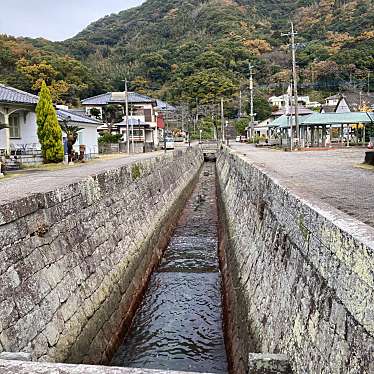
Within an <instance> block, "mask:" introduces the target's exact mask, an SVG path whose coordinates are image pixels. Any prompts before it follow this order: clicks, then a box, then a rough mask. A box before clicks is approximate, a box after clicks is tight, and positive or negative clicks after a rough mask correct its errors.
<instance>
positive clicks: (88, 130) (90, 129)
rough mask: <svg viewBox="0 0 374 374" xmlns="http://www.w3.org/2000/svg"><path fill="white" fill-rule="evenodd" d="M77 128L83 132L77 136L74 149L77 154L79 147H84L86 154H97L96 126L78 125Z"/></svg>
mask: <svg viewBox="0 0 374 374" xmlns="http://www.w3.org/2000/svg"><path fill="white" fill-rule="evenodd" d="M79 127H80V128H82V129H83V130H81V131H80V132H79V134H78V139H77V142H76V143H75V144H74V149H75V150H76V151H77V152H79V146H80V145H85V146H86V153H99V146H98V142H97V140H98V135H99V134H98V132H97V126H92V125H91V126H90V125H82V124H79Z"/></svg>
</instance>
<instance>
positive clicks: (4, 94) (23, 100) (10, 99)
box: [0, 84, 39, 105]
mask: <svg viewBox="0 0 374 374" xmlns="http://www.w3.org/2000/svg"><path fill="white" fill-rule="evenodd" d="M38 101H39V97H38V96H36V95H33V94H30V93H28V92H25V91H21V90H17V89H16V88H13V87H9V86H5V85H4V84H0V103H14V104H27V105H36V104H37V103H38Z"/></svg>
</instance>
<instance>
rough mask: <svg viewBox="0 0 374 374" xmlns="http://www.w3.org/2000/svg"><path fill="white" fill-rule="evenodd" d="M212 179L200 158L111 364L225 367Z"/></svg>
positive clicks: (213, 174) (209, 167)
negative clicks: (195, 176) (192, 182)
mask: <svg viewBox="0 0 374 374" xmlns="http://www.w3.org/2000/svg"><path fill="white" fill-rule="evenodd" d="M215 179H216V172H215V164H214V163H213V162H206V163H204V166H203V168H202V171H201V174H200V177H199V180H198V181H197V184H196V186H195V188H194V191H193V193H192V195H191V197H190V198H189V200H188V201H187V204H186V206H185V208H184V210H183V212H182V215H181V217H180V219H179V222H178V224H177V226H176V229H175V231H174V233H173V236H172V238H171V240H170V242H169V244H168V246H167V249H166V251H165V253H164V256H163V258H162V260H161V262H160V264H159V266H158V267H157V269H156V271H155V272H154V273H153V274H152V276H151V279H150V282H149V285H148V289H147V291H146V293H145V295H144V298H143V300H142V302H141V304H140V306H139V308H138V310H137V313H136V315H135V318H134V320H133V323H132V326H131V328H130V330H129V332H128V334H127V335H126V336H125V338H124V340H123V343H122V345H121V346H120V348H119V350H118V351H117V353H116V354H115V355H114V357H113V359H112V362H111V364H112V365H113V366H123V367H139V368H150V369H169V370H179V371H181V370H183V371H194V372H209V373H226V372H227V359H226V350H225V342H224V334H223V317H222V315H223V313H222V303H221V275H220V270H219V262H218V254H217V251H218V216H217V201H216V181H215Z"/></svg>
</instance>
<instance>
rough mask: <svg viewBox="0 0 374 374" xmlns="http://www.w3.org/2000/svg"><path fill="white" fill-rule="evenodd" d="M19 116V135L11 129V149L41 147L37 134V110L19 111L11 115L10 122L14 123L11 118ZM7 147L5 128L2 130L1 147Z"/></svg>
mask: <svg viewBox="0 0 374 374" xmlns="http://www.w3.org/2000/svg"><path fill="white" fill-rule="evenodd" d="M12 117H13V118H18V119H16V121H18V124H19V134H18V135H19V136H16V137H15V136H14V132H13V130H12V131H10V144H11V149H17V148H21V147H25V146H26V145H27V148H34V149H40V143H39V139H38V135H37V124H36V114H35V112H17V113H14V114H12V115H11V116H10V119H9V122H11V123H12V119H11V118H12ZM4 147H5V130H0V148H4Z"/></svg>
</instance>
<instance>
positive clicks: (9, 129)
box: [0, 84, 102, 156]
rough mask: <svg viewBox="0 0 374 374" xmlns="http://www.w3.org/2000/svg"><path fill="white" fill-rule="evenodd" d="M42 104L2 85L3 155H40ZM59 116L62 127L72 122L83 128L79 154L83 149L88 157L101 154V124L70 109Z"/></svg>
mask: <svg viewBox="0 0 374 374" xmlns="http://www.w3.org/2000/svg"><path fill="white" fill-rule="evenodd" d="M38 100H39V97H38V96H36V95H33V94H30V93H28V92H25V91H21V90H18V89H16V88H14V87H10V86H6V85H3V84H0V124H1V125H2V126H1V127H4V128H3V129H2V130H0V154H8V155H20V156H22V155H25V154H28V153H38V152H39V151H40V148H41V147H40V143H39V139H38V135H37V124H36V113H35V108H36V105H37V103H38ZM56 112H57V118H58V120H59V122H60V123H61V122H63V121H68V122H69V125H76V126H78V127H80V128H81V130H80V131H79V135H78V141H77V143H76V144H75V149H76V150H77V151H78V150H79V146H80V145H85V146H86V153H98V142H97V138H98V135H97V128H98V127H99V126H100V125H102V123H101V121H99V120H95V119H92V118H90V117H88V116H85V115H83V114H78V113H75V112H73V111H71V110H69V109H68V107H66V106H60V107H59V108H57V111H56ZM64 136H65V134H63V137H64ZM61 141H62V142H63V141H64V139H63V138H62V139H61Z"/></svg>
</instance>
